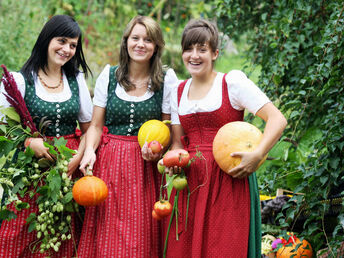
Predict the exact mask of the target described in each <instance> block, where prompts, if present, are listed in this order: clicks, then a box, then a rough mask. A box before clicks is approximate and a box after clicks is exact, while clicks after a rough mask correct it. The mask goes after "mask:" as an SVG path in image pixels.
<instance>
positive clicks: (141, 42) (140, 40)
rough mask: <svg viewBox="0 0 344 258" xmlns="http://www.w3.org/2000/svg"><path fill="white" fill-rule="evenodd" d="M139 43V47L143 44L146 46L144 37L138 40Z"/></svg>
mask: <svg viewBox="0 0 344 258" xmlns="http://www.w3.org/2000/svg"><path fill="white" fill-rule="evenodd" d="M137 45H138V46H139V47H143V46H144V41H143V39H139V40H138V42H137Z"/></svg>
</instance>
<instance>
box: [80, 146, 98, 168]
mask: <svg viewBox="0 0 344 258" xmlns="http://www.w3.org/2000/svg"><path fill="white" fill-rule="evenodd" d="M94 162H96V153H95V152H94V149H93V148H91V147H88V148H86V149H85V152H84V156H83V157H82V160H81V162H80V167H79V169H80V171H81V172H82V173H83V174H84V175H86V168H87V167H88V169H89V170H92V169H93V165H94Z"/></svg>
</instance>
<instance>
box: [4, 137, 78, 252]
mask: <svg viewBox="0 0 344 258" xmlns="http://www.w3.org/2000/svg"><path fill="white" fill-rule="evenodd" d="M64 137H65V136H64ZM65 138H68V143H67V147H68V148H71V149H74V150H76V149H77V148H78V146H79V139H78V138H73V135H68V136H66V137H65ZM20 199H21V200H22V201H23V202H28V203H29V204H30V208H29V209H23V210H21V211H17V210H16V209H15V206H14V205H12V204H11V205H10V206H9V208H10V209H11V210H12V211H14V212H15V213H16V215H17V218H16V219H14V220H10V221H3V222H2V224H1V230H0V257H8V258H18V257H22V258H27V257H47V256H50V257H72V256H73V255H74V253H75V250H76V246H75V245H76V244H77V242H78V239H79V237H78V235H77V233H76V231H75V230H76V228H75V221H74V216H73V220H72V229H73V230H72V239H71V240H65V241H63V242H62V244H61V247H60V250H59V252H58V253H56V252H55V251H52V252H51V254H48V253H45V254H41V253H39V246H40V244H38V245H37V246H36V253H32V251H31V250H32V248H34V246H35V241H36V240H37V238H36V231H33V232H31V233H28V228H29V225H28V224H26V221H25V220H26V218H27V217H28V216H29V214H30V213H32V212H34V213H36V212H38V206H37V205H36V199H37V197H36V198H33V199H30V198H29V196H28V195H26V196H24V198H20ZM74 242H75V244H74Z"/></svg>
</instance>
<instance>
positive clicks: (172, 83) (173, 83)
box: [162, 68, 179, 114]
mask: <svg viewBox="0 0 344 258" xmlns="http://www.w3.org/2000/svg"><path fill="white" fill-rule="evenodd" d="M178 84H179V80H178V77H177V75H176V73H175V72H174V70H173V69H171V68H170V69H168V70H167V71H166V74H165V78H164V95H163V99H162V113H164V114H171V102H170V101H171V92H172V90H173V89H174V88H175V87H177V86H178Z"/></svg>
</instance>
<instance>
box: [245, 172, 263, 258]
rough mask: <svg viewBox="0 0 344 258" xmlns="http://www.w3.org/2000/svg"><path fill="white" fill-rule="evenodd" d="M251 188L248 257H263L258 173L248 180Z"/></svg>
mask: <svg viewBox="0 0 344 258" xmlns="http://www.w3.org/2000/svg"><path fill="white" fill-rule="evenodd" d="M248 181H249V186H250V198H251V207H250V213H251V214H250V236H249V244H248V254H247V257H249V258H254V257H261V245H262V243H261V242H262V228H261V226H262V225H261V214H260V212H261V211H260V199H259V190H258V183H257V177H256V173H253V174H252V175H250V176H249V178H248Z"/></svg>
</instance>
